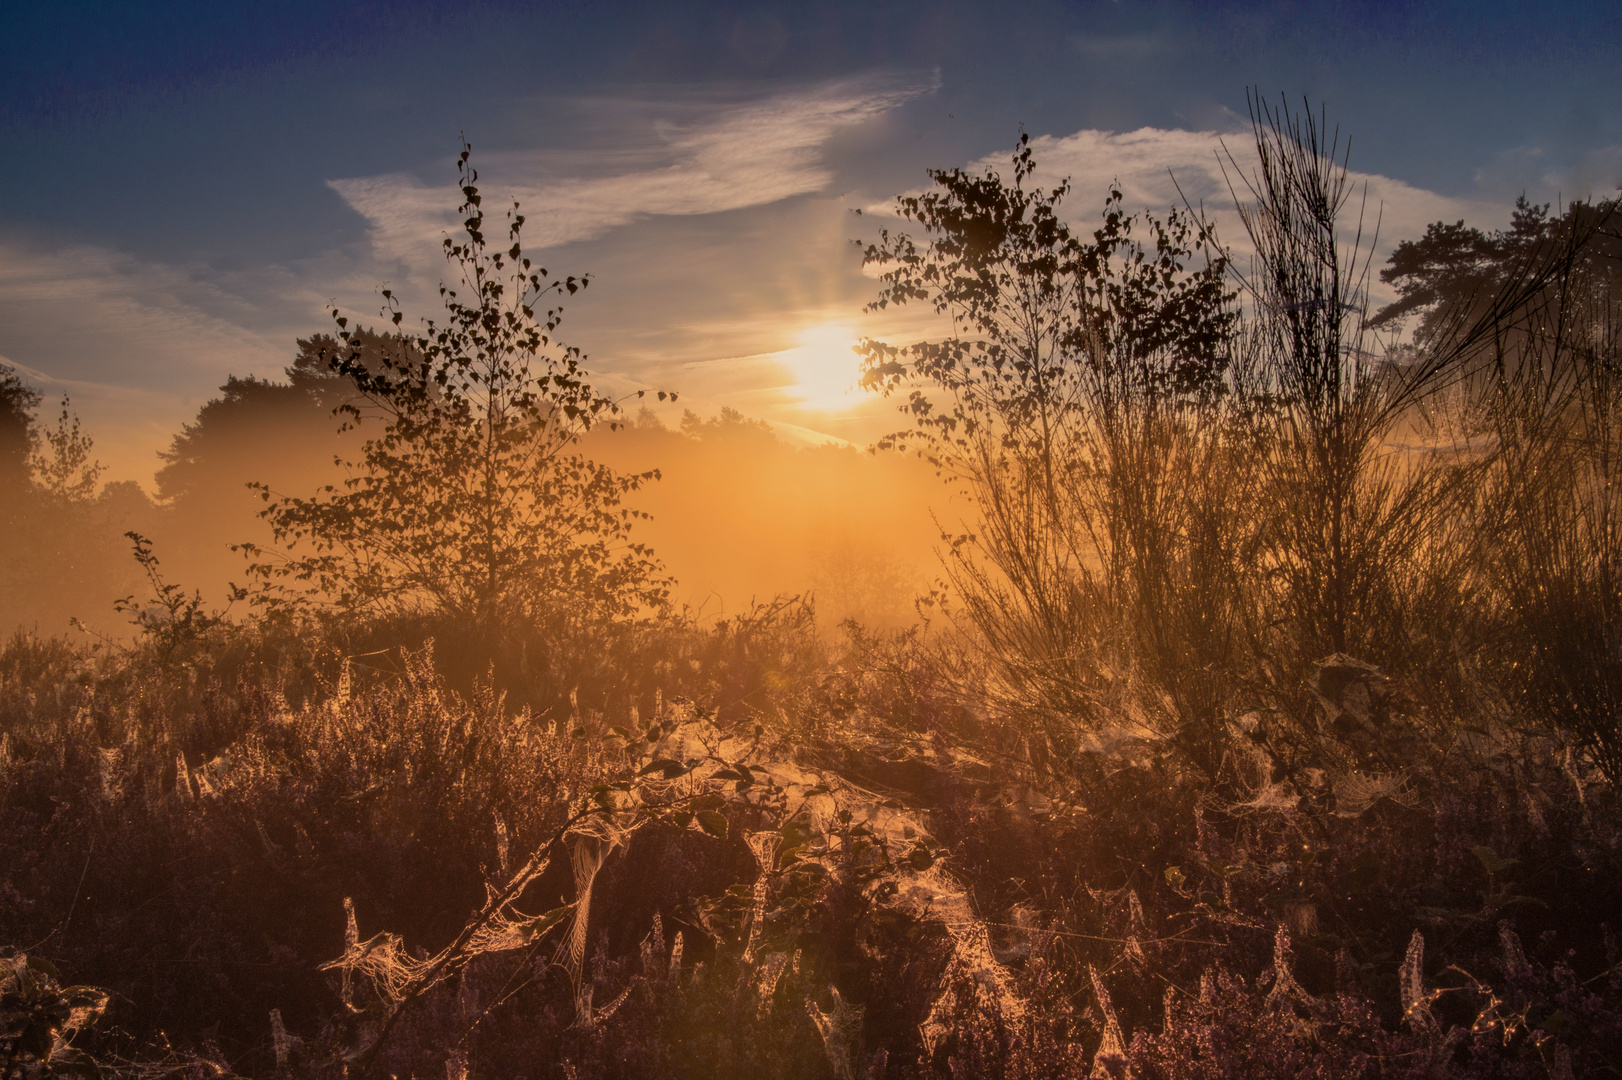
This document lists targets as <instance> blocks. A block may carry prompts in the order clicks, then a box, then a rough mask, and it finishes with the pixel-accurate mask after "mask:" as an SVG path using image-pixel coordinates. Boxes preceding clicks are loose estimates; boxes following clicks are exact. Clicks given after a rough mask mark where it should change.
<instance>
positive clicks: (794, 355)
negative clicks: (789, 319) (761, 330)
mask: <svg viewBox="0 0 1622 1080" xmlns="http://www.w3.org/2000/svg"><path fill="white" fill-rule="evenodd" d="M860 336H861V335H859V334H858V333H857V332H856V331H855V330H853V329H852V328H851V327H849V326H841V325H838V324H828V323H823V324H819V325H816V326H808V327H806V328H805V329H804V330H801V331H800V334H799V339H798V340H799V344H798V345H796V346H795V347H794V348H792V349H787V350H785V351H783V352H781V353H778V354H777V359H778V360H780V361H781V362H782V364H783V366H784V367H786V368H788V370H789V373H790V374H791V375H792V376H793V377H794V384H793V386H792V387H791V388H790V392H791V393H793V394H795V395H796V396H797V397H798V398H799V399H800V400H799V404H800V405H802V406H804V407H805V408H808V409H815V410H817V411H819V412H842V411H844V410H846V409H849V408H850V407H852V406H853V405H855V404H856V402H857V401H858V400H859V398H860V395H861V391H860V390H859V389H858V388H857V386H856V380H857V379H859V378H860V377H861V374H862V366H861V360H860V358H859V357H858V356H857V354H856V352H855V346H856V341H857V339H858V338H859V337H860Z"/></svg>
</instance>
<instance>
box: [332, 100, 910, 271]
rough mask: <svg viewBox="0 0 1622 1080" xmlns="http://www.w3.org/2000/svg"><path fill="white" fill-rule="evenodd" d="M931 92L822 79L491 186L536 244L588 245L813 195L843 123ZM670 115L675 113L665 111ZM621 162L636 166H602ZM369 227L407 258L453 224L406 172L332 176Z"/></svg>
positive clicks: (429, 248) (501, 162)
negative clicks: (626, 228) (675, 218)
mask: <svg viewBox="0 0 1622 1080" xmlns="http://www.w3.org/2000/svg"><path fill="white" fill-rule="evenodd" d="M935 86H936V80H935V79H934V78H933V77H931V78H928V79H921V78H910V79H900V78H893V77H891V78H866V79H857V80H847V81H842V82H837V83H832V84H825V85H823V86H820V87H816V88H814V89H811V90H807V91H802V92H799V93H793V94H784V95H780V96H777V97H773V98H769V99H767V100H764V101H756V102H750V103H744V104H735V105H731V106H728V107H723V108H721V109H719V110H718V111H717V110H706V115H704V116H703V117H702V118H699V119H695V120H691V121H686V122H683V121H669V120H666V121H661V122H656V123H655V124H653V125H652V126H651V132H650V133H649V134H650V138H649V140H648V141H647V142H646V143H645V144H644V145H640V146H633V147H621V148H619V149H618V152H617V153H616V152H609V153H604V154H600V155H596V160H597V168H596V169H595V170H594V171H592V172H588V173H584V174H582V173H570V172H569V171H567V170H568V169H569V166H570V165H571V164H572V165H575V166H579V165H580V164H582V157H581V155H579V154H547V153H529V154H505V155H501V156H500V157H499V158H497V159H495V162H494V168H496V169H497V170H498V171H499V175H497V174H496V173H494V172H493V173H492V174H491V176H490V177H489V179H490V180H491V181H492V182H493V183H492V185H491V186H490V187H489V190H490V191H493V192H499V193H500V194H501V195H503V196H507V197H511V198H516V199H517V200H519V201H520V202H521V203H522V204H523V208H524V212H525V214H526V216H527V217H528V219H529V221H530V222H532V223H533V224H532V225H531V226H530V227H529V231H528V237H529V243H530V245H531V246H532V247H535V248H544V247H551V246H555V245H558V244H564V243H569V242H571V241H576V240H587V239H590V238H592V237H595V236H598V235H600V234H602V233H603V232H605V231H607V230H609V229H612V228H614V227H616V226H619V225H624V224H627V223H629V222H631V221H634V220H636V219H637V218H639V217H642V216H645V215H694V214H713V213H718V212H721V211H725V210H736V209H740V208H742V207H747V206H759V205H763V204H767V203H773V202H777V201H779V200H781V199H786V198H790V197H792V196H795V195H804V194H807V193H810V192H814V191H818V190H820V189H822V188H823V187H824V186H826V185H827V184H828V182H829V180H830V179H831V177H832V173H831V172H830V170H829V169H828V167H827V166H826V165H825V164H824V163H823V160H822V147H823V144H824V143H826V142H827V141H828V139H829V138H830V137H831V136H832V135H834V134H835V133H836V132H838V131H839V130H840V129H842V128H848V127H851V126H853V125H857V124H861V123H863V122H865V121H868V120H872V119H874V118H875V117H878V116H880V115H882V114H884V113H886V112H889V111H890V110H892V109H894V108H896V107H897V106H899V105H902V104H904V103H906V102H907V101H910V100H912V99H913V98H916V97H918V96H920V95H922V94H925V93H928V92H929V91H931V90H933V89H934V88H935ZM672 111H679V110H672ZM627 159H629V160H630V161H631V162H634V166H633V167H631V168H629V169H626V170H624V171H604V169H603V164H605V163H606V164H608V165H609V166H610V168H611V167H612V165H613V164H614V163H616V162H620V163H623V162H625V161H626V160H627ZM328 183H329V184H330V186H331V187H332V188H333V190H335V191H336V192H338V194H339V195H340V196H342V197H343V199H344V200H345V201H346V202H347V203H349V205H350V206H351V207H353V208H354V209H355V210H356V211H357V212H359V213H360V214H361V215H363V216H364V217H365V218H366V219H367V222H368V223H369V224H370V226H371V228H372V240H373V244H374V247H375V249H376V251H377V253H378V254H379V255H380V256H383V257H385V258H394V259H399V260H401V261H404V262H407V263H408V264H409V263H415V262H418V261H420V260H421V259H422V257H423V256H424V254H425V253H431V252H433V251H435V250H437V249H438V247H439V243H440V239H441V237H442V235H443V234H444V232H445V231H446V230H447V229H450V228H452V227H454V225H455V217H454V215H453V214H452V213H451V212H450V207H449V206H448V205H447V204H448V199H447V195H446V190H445V189H444V188H442V187H435V186H430V185H428V184H425V183H423V182H422V181H421V180H419V179H417V178H415V177H412V176H408V175H404V174H391V175H387V176H376V177H361V178H354V179H343V180H331V181H329V182H328Z"/></svg>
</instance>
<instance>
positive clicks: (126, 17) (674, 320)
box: [0, 0, 1622, 480]
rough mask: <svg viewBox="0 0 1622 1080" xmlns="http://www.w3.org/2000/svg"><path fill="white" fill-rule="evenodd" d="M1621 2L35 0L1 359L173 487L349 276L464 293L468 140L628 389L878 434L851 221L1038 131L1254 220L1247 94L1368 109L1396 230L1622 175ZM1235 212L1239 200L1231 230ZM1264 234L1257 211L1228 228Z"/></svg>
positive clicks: (12, 132)
mask: <svg viewBox="0 0 1622 1080" xmlns="http://www.w3.org/2000/svg"><path fill="white" fill-rule="evenodd" d="M1619 44H1622V13H1619V9H1618V7H1617V6H1616V5H1614V4H1586V5H1585V4H1577V3H1573V4H1564V5H1561V6H1560V7H1558V8H1553V7H1546V8H1541V9H1540V8H1539V7H1537V6H1534V5H1524V4H1522V5H1509V4H1499V5H1494V4H1479V3H1477V4H1469V5H1465V4H1426V5H1413V4H1352V3H1342V4H1312V3H1259V4H1179V3H1161V4H1143V3H1133V2H1131V0H1120V2H1119V3H1111V2H1100V3H1029V4H1016V3H1003V4H985V3H957V4H951V3H937V4H927V5H926V4H910V3H907V4H903V3H861V4H839V3H818V4H804V3H800V4H782V5H775V6H774V5H755V4H705V5H694V4H681V3H657V4H565V3H552V4H517V3H496V2H490V3H482V4H453V3H448V2H446V3H419V4H409V3H362V4H343V3H338V2H328V3H289V2H282V3H238V4H231V5H221V4H217V3H210V4H203V3H196V4H167V5H166V4H133V3H126V4H116V3H85V2H81V3H72V2H67V3H62V2H55V3H27V2H24V3H17V2H15V0H14V2H13V3H12V4H9V5H6V10H5V13H4V14H0V138H3V140H4V144H5V146H6V149H7V150H8V153H6V154H4V155H0V196H3V198H0V357H4V358H5V359H6V360H7V361H8V362H10V363H13V364H15V365H18V366H19V367H20V368H21V369H22V370H23V371H24V372H25V374H26V375H27V376H28V377H29V378H30V379H31V380H32V381H34V382H35V383H36V384H37V385H39V386H40V387H41V388H42V389H44V390H45V391H46V392H47V393H50V394H59V393H62V392H67V393H70V394H72V396H73V398H74V401H75V406H76V408H77V409H78V410H79V411H80V412H81V414H82V415H83V416H84V417H85V419H86V422H87V423H88V425H89V427H90V429H91V430H92V432H93V433H94V434H95V435H96V437H97V439H98V444H99V447H100V450H101V453H102V455H103V456H104V458H106V459H107V460H108V461H109V463H110V464H112V465H113V467H114V475H117V476H121V477H131V478H136V479H142V480H146V479H149V478H150V474H151V471H152V468H153V466H154V465H155V464H156V459H155V458H154V456H153V452H154V451H155V450H156V449H158V448H159V447H161V446H163V445H165V444H166V443H167V441H168V438H169V437H170V436H171V435H172V433H173V432H174V431H175V429H176V428H177V427H178V425H179V424H180V423H181V422H182V421H183V420H185V419H187V418H189V417H190V416H191V415H192V414H193V413H194V412H195V410H196V408H197V406H198V405H200V404H201V403H202V401H204V400H206V398H207V397H208V396H209V395H210V394H211V393H212V392H213V390H214V388H215V387H217V386H218V385H219V383H221V382H223V381H224V379H225V377H226V376H227V375H228V374H246V373H249V372H255V373H258V374H261V375H271V374H275V373H276V372H277V371H278V370H279V369H280V367H281V366H282V365H283V364H285V363H286V361H287V359H288V358H290V356H291V354H292V350H293V339H294V338H295V337H297V336H301V335H306V334H309V333H311V332H316V331H319V330H322V329H325V327H326V325H327V322H326V316H325V314H324V309H325V305H326V304H327V303H328V302H329V301H336V302H337V303H339V304H340V305H341V306H343V307H345V308H346V309H350V310H353V311H355V312H356V313H358V314H360V315H362V316H364V317H370V316H371V315H372V313H373V312H374V311H375V309H376V306H377V297H376V289H377V287H378V286H379V284H380V283H382V282H384V281H387V282H389V283H390V284H391V285H392V286H394V287H396V288H397V289H400V290H401V291H403V292H404V294H405V295H406V297H407V313H408V317H415V316H416V315H419V314H429V313H431V312H432V307H431V303H430V297H431V291H432V287H433V285H434V284H435V283H436V282H437V280H438V277H439V275H440V273H441V264H440V263H439V261H438V257H437V254H436V251H437V237H438V235H439V230H440V229H441V228H442V227H443V226H444V225H445V223H446V222H447V221H448V220H449V218H448V214H449V212H450V211H451V210H452V209H453V207H454V204H455V197H454V193H453V192H452V191H451V188H450V186H449V185H450V182H451V180H452V179H453V178H454V175H455V174H454V167H453V163H454V159H455V154H456V152H457V149H458V137H459V135H461V134H464V133H465V134H466V136H467V138H468V139H469V140H470V141H471V142H472V143H473V145H474V148H475V159H476V164H478V165H479V167H480V169H481V172H482V173H483V177H484V182H485V186H486V189H487V190H488V191H489V192H491V193H492V194H494V195H497V196H502V195H507V194H516V195H517V196H518V197H519V198H521V199H522V200H523V202H524V203H525V206H526V210H527V211H528V212H529V213H530V217H531V223H532V228H531V235H532V238H533V241H534V242H535V243H537V244H540V243H546V244H549V247H548V249H547V250H546V251H545V252H544V253H543V254H544V259H543V261H544V262H545V263H546V264H547V265H549V266H550V267H552V268H553V269H555V270H558V271H562V272H567V273H576V274H578V273H583V272H590V273H592V274H593V275H594V278H595V281H594V284H593V286H592V288H591V289H589V290H588V291H587V294H586V295H585V296H584V297H582V298H581V300H580V301H579V302H577V303H575V304H572V305H571V307H570V310H569V312H568V316H567V319H566V322H565V327H564V329H565V330H566V331H567V333H566V334H565V335H564V337H565V339H566V340H569V341H571V342H573V343H578V344H580V345H582V346H583V347H584V348H586V350H587V351H588V352H589V353H590V354H591V356H592V359H593V363H594V365H595V370H598V371H599V372H601V373H602V378H603V379H604V381H605V382H606V383H608V384H610V385H621V386H624V387H627V388H629V387H631V386H636V385H660V386H665V387H669V388H673V389H677V390H680V391H683V393H684V403H686V402H691V403H692V404H693V405H694V406H695V407H697V408H699V409H701V410H713V409H714V408H718V407H719V406H720V405H722V404H730V405H733V406H734V407H737V408H741V409H743V410H744V411H745V412H749V413H751V414H754V415H760V416H765V417H767V418H768V419H771V420H773V421H774V422H776V423H778V424H780V425H782V427H783V430H785V431H789V432H801V433H804V434H805V435H806V437H809V438H815V437H817V436H819V435H832V436H838V437H845V438H851V439H856V440H858V441H861V440H865V439H868V438H871V437H872V436H873V435H875V434H877V433H878V431H879V430H880V429H881V428H882V427H884V426H885V425H886V423H887V421H885V420H884V412H883V409H882V407H881V406H880V405H879V404H878V403H875V402H863V401H861V400H859V399H858V398H856V397H854V396H853V395H849V394H844V393H842V390H843V387H844V386H845V385H846V383H848V381H849V379H848V378H847V376H849V377H853V376H854V363H855V362H854V359H853V358H850V357H849V356H848V355H846V354H845V351H844V349H845V346H844V342H845V340H846V339H847V338H848V337H850V336H852V335H854V334H856V333H866V332H877V333H882V334H887V335H890V336H900V337H905V336H907V335H909V334H921V333H924V332H926V331H927V327H926V326H923V325H921V324H909V323H907V322H906V321H905V320H899V321H898V320H891V321H890V322H887V323H886V322H882V321H880V322H874V321H873V320H871V319H866V318H865V317H864V316H862V315H861V312H860V309H861V305H862V303H863V302H864V301H865V300H866V299H867V298H868V297H869V296H870V295H871V292H872V285H871V282H870V281H869V280H867V279H865V278H864V277H863V276H862V275H861V272H860V268H859V259H858V258H857V256H856V255H855V251H854V248H852V247H851V245H850V243H849V241H850V240H851V239H853V238H856V237H859V236H861V235H863V233H864V230H868V231H871V230H872V229H874V228H876V227H877V223H876V222H874V221H872V219H866V218H855V217H853V216H852V215H851V214H850V213H849V211H850V210H851V209H854V208H857V207H868V208H874V207H877V206H878V205H879V204H881V203H882V202H883V201H885V200H886V199H887V198H889V197H890V196H892V195H894V194H895V193H897V192H898V191H901V190H905V189H909V188H916V187H917V186H919V185H920V184H921V183H922V182H923V181H924V170H925V169H926V168H929V167H931V166H937V167H949V166H955V165H965V164H970V163H977V162H985V161H995V160H997V159H999V158H1003V157H1005V156H1006V153H1007V151H1008V149H1009V148H1010V147H1011V146H1012V144H1013V142H1014V140H1015V138H1016V137H1017V132H1018V130H1019V128H1020V126H1021V125H1023V126H1024V128H1025V129H1026V130H1028V131H1029V132H1031V133H1032V135H1033V136H1035V137H1037V145H1038V152H1039V160H1041V161H1042V163H1043V165H1044V166H1045V167H1046V168H1048V169H1050V170H1051V171H1052V173H1053V175H1054V176H1055V177H1057V176H1058V175H1061V174H1069V175H1072V176H1074V178H1075V184H1076V187H1075V194H1074V195H1073V196H1072V200H1071V205H1072V206H1073V208H1074V212H1075V214H1076V215H1077V217H1078V218H1085V217H1087V216H1088V215H1090V214H1091V213H1093V212H1094V211H1095V209H1096V204H1097V203H1098V201H1099V200H1100V199H1101V197H1102V192H1103V185H1104V184H1105V183H1107V182H1108V181H1109V180H1110V179H1112V178H1115V177H1120V178H1122V180H1123V182H1124V183H1126V185H1127V190H1128V196H1129V199H1135V200H1137V201H1138V202H1139V203H1140V204H1142V205H1145V206H1149V207H1151V208H1156V209H1161V210H1163V209H1164V208H1165V205H1166V204H1167V203H1169V202H1170V201H1171V200H1172V199H1173V198H1174V191H1173V189H1171V188H1170V186H1169V183H1168V182H1167V180H1166V170H1167V169H1168V168H1170V169H1172V170H1173V171H1175V172H1176V174H1177V177H1178V179H1179V181H1181V182H1183V184H1184V188H1185V190H1188V191H1192V192H1194V193H1195V197H1204V198H1206V200H1207V204H1208V205H1209V206H1211V207H1213V209H1214V211H1220V210H1222V209H1223V205H1224V200H1225V199H1226V188H1225V185H1224V183H1223V181H1222V177H1221V174H1220V172H1219V171H1217V170H1216V168H1215V158H1214V155H1213V151H1214V150H1215V149H1216V148H1217V145H1218V144H1217V139H1218V138H1219V137H1222V136H1226V137H1227V142H1228V145H1229V147H1230V148H1232V149H1235V150H1236V151H1239V156H1241V157H1242V152H1243V148H1244V145H1245V143H1244V138H1243V129H1244V126H1245V117H1246V103H1245V102H1246V98H1245V92H1246V88H1247V86H1255V87H1258V88H1260V90H1261V91H1262V92H1263V93H1265V94H1267V95H1269V96H1270V97H1277V96H1278V95H1280V94H1283V95H1285V96H1286V97H1287V98H1288V99H1289V100H1290V101H1291V102H1292V103H1294V102H1299V101H1300V100H1301V99H1302V98H1303V97H1305V98H1307V99H1309V100H1310V101H1311V102H1312V103H1313V105H1314V107H1317V106H1319V105H1322V106H1323V107H1324V108H1325V109H1326V110H1327V113H1328V116H1329V118H1330V120H1331V121H1332V122H1333V123H1338V124H1339V126H1340V128H1341V130H1342V132H1343V133H1344V134H1347V135H1349V136H1350V137H1351V140H1352V150H1351V164H1352V167H1353V169H1354V170H1356V171H1358V172H1359V173H1362V174H1366V177H1367V178H1368V180H1369V183H1370V185H1371V192H1372V193H1373V198H1372V200H1371V205H1372V206H1375V207H1377V208H1378V212H1379V213H1380V214H1381V241H1382V248H1385V249H1389V246H1390V245H1391V244H1393V243H1395V242H1396V241H1397V240H1399V239H1402V238H1404V237H1406V236H1409V235H1415V234H1417V232H1418V231H1419V230H1421V229H1422V228H1423V225H1424V223H1425V222H1426V221H1428V220H1435V219H1437V218H1443V217H1445V218H1450V219H1456V218H1458V217H1466V218H1468V219H1470V220H1472V221H1477V222H1480V223H1482V224H1487V225H1495V224H1499V223H1501V221H1503V220H1505V219H1506V218H1507V213H1508V207H1509V206H1510V205H1511V204H1512V203H1513V200H1514V198H1515V196H1517V195H1519V194H1520V193H1522V192H1523V191H1524V192H1526V193H1527V194H1529V195H1531V196H1532V197H1534V198H1536V199H1539V200H1553V199H1558V198H1571V197H1574V196H1584V195H1593V194H1600V195H1603V194H1607V193H1610V192H1611V191H1613V190H1615V188H1616V186H1617V185H1618V183H1619V182H1622V110H1619V109H1617V108H1616V102H1618V101H1622V65H1618V64H1617V63H1616V62H1615V57H1616V55H1617V50H1618V45H1619ZM1220 220H1221V216H1220V213H1219V221H1220ZM1224 235H1225V236H1227V237H1228V238H1229V239H1235V237H1234V235H1233V229H1232V228H1231V227H1229V228H1227V230H1226V232H1225V233H1224Z"/></svg>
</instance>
